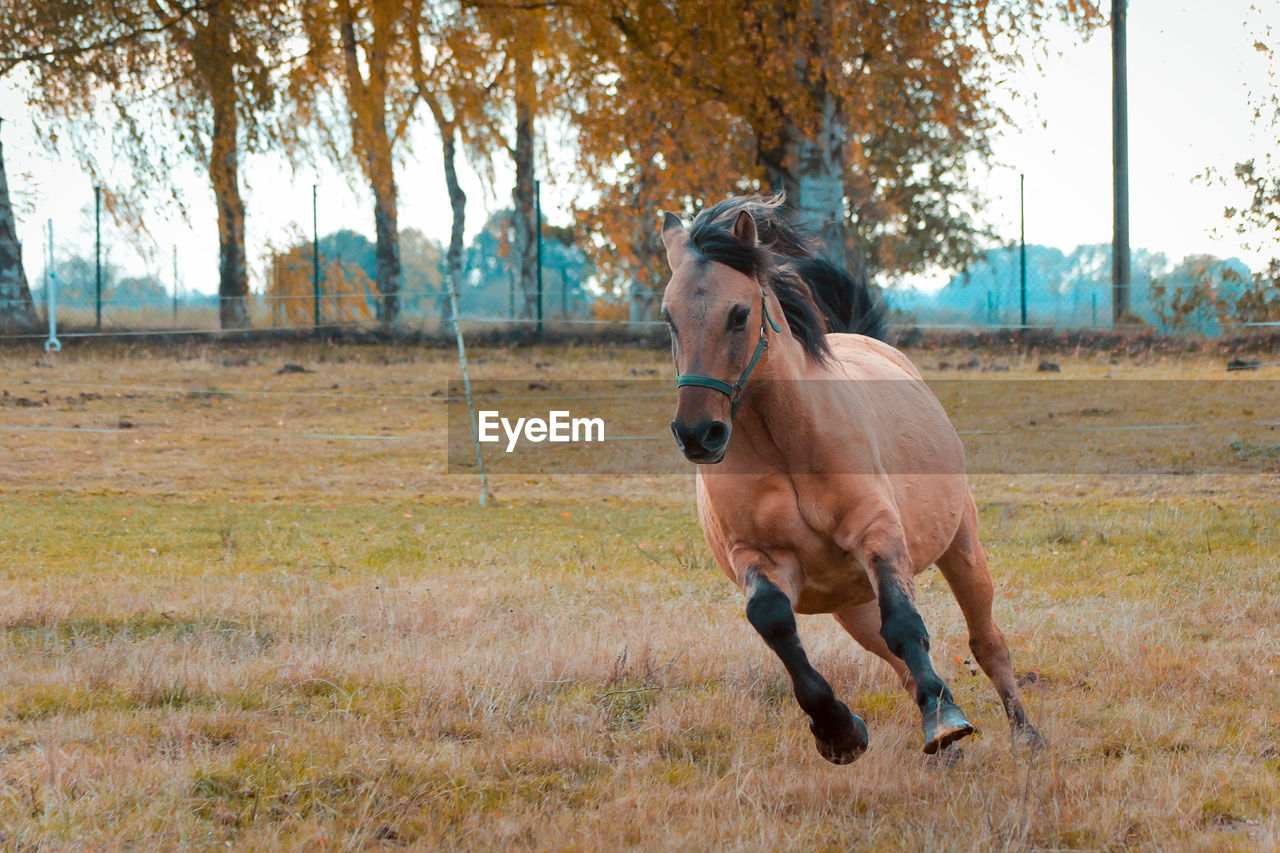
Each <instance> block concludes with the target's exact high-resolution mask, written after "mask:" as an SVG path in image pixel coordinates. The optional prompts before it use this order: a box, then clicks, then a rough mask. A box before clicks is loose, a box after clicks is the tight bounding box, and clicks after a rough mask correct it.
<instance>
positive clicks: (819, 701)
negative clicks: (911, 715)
mask: <svg viewBox="0 0 1280 853" xmlns="http://www.w3.org/2000/svg"><path fill="white" fill-rule="evenodd" d="M747 621H748V622H750V623H751V626H752V627H753V628H755V629H756V631H757V632H759V634H760V636H761V637H762V638H763V639H764V641H765V643H766V644H767V645H768V646H769V648H770V649H772V650H773V653H774V654H776V655H777V656H778V659H779V660H781V661H782V665H783V666H784V667H785V668H786V670H787V675H788V676H790V678H791V686H792V688H793V689H794V691H795V695H796V701H797V702H798V703H799V704H800V707H801V708H802V709H803V710H804V712H805V713H806V714H808V715H809V719H810V721H811V722H810V729H811V730H812V731H813V734H814V737H815V738H816V739H817V741H818V750H819V751H820V752H821V753H822V755H823V756H824V757H825V758H827V760H829V761H833V762H835V763H837V764H846V763H848V762H850V761H853V760H854V759H855V758H857V757H858V756H859V755H860V754H861V753H862V751H863V750H865V749H866V746H867V733H866V727H865V726H864V725H863V724H862V721H861V720H859V719H858V718H857V717H855V716H854V715H853V714H852V713H851V712H850V711H849V709H848V707H847V706H846V705H845V704H844V703H843V702H840V701H839V700H837V699H836V697H835V693H834V691H832V689H831V685H830V684H829V683H827V680H826V679H825V678H823V677H822V674H821V673H819V672H818V671H817V670H816V669H814V668H813V665H812V664H811V663H809V657H808V655H806V654H805V651H804V646H802V645H801V644H800V635H799V634H798V633H797V631H796V619H795V614H794V613H793V612H792V609H791V602H790V600H789V599H788V598H787V596H786V595H785V594H784V593H783V592H782V590H780V589H778V587H777V586H775V585H774V584H773V583H772V582H771V581H770V580H769V579H768V578H766V577H765V576H764V574H763V573H762V572H760V571H758V570H756V569H752V570H750V571H749V572H748V575H747Z"/></svg>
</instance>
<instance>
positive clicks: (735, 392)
mask: <svg viewBox="0 0 1280 853" xmlns="http://www.w3.org/2000/svg"><path fill="white" fill-rule="evenodd" d="M766 323H768V324H769V326H770V327H771V328H772V329H773V330H774V331H775V332H781V331H782V329H780V328H778V324H777V323H775V322H773V318H772V317H770V316H769V301H768V299H767V298H766V297H765V292H764V289H763V288H761V290H760V342H759V343H758V344H756V351H755V354H754V355H752V356H751V361H749V362H747V369H746V370H744V371H742V376H740V377H738V381H737V382H735V383H733V384H732V385H730V384H729V383H728V382H725V381H724V380H723V379H716V378H714V377H711V376H701V375H699V374H697V373H686V374H684V375H683V376H676V387H677V388H683V387H685V386H686V385H696V386H698V387H699V388H711V389H712V390H715V391H719V392H720V393H721V394H723V395H725V396H726V397H728V398H729V405H730V409H729V417H730V419H732V418H733V416H734V415H736V414H737V413H738V400H739V398H740V397H741V396H742V386H743V385H746V384H747V379H748V378H749V377H750V376H751V371H753V370H755V369H756V363H757V362H759V361H760V356H762V355H764V351H765V350H767V349H768V348H769V338H768V337H767V336H766V334H765V324H766Z"/></svg>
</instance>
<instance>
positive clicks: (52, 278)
mask: <svg viewBox="0 0 1280 853" xmlns="http://www.w3.org/2000/svg"><path fill="white" fill-rule="evenodd" d="M45 272H46V274H47V275H48V284H47V285H46V288H45V296H46V297H47V300H48V305H49V339H48V340H47V341H45V342H44V351H45V352H61V351H62V343H61V342H60V341H59V340H58V285H57V281H58V276H57V273H55V272H54V271H53V220H52V219H50V220H49V263H48V265H47V266H46V267H45Z"/></svg>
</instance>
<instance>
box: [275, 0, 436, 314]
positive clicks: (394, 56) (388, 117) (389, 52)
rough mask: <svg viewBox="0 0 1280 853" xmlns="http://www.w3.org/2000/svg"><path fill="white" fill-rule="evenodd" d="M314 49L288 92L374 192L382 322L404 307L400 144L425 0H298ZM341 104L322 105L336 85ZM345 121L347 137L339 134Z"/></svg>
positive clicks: (410, 110)
mask: <svg viewBox="0 0 1280 853" xmlns="http://www.w3.org/2000/svg"><path fill="white" fill-rule="evenodd" d="M301 2H302V10H303V20H304V22H305V28H306V32H307V39H308V43H309V45H310V50H309V51H308V53H307V58H306V62H304V63H302V64H300V65H299V66H298V68H297V69H296V71H295V73H294V75H293V79H292V86H291V91H292V92H293V94H294V95H295V98H296V100H295V110H296V112H297V114H298V115H299V116H300V117H301V118H302V119H303V120H307V119H320V121H319V125H320V129H321V131H322V133H323V134H324V135H325V136H326V138H327V139H328V149H329V151H330V152H331V153H332V154H333V155H334V157H335V159H336V160H338V162H340V163H341V162H343V161H345V160H346V159H347V158H348V157H351V156H354V158H355V160H356V162H357V163H358V164H359V167H360V170H361V172H362V173H363V175H364V177H365V180H367V181H368V183H369V188H370V190H371V192H372V195H373V208H374V210H373V217H374V232H375V239H376V245H377V274H376V276H375V278H376V281H377V287H378V293H379V297H380V298H379V303H378V320H379V322H381V323H383V324H391V323H394V322H395V321H396V319H397V317H398V316H399V313H400V292H401V290H402V287H403V283H404V269H403V265H402V263H401V257H400V234H399V225H398V223H399V209H398V195H399V193H398V188H397V185H396V177H395V166H396V164H395V158H396V151H397V147H398V146H399V145H400V144H401V143H402V142H403V141H404V137H405V134H406V132H407V130H408V128H409V125H410V122H411V121H412V119H413V116H414V108H415V106H416V104H417V95H416V92H415V91H414V88H413V73H412V67H411V61H412V58H413V57H414V56H415V55H416V54H415V49H414V47H413V44H414V42H415V41H416V40H417V39H419V38H420V34H419V33H418V32H417V31H416V30H415V29H414V28H413V22H414V21H415V20H418V19H419V18H420V12H418V11H417V10H418V7H419V6H420V5H421V3H422V2H423V0H334V2H329V0H301ZM335 85H336V86H338V87H340V88H341V90H342V91H343V93H344V95H345V97H344V103H343V104H342V105H341V107H339V108H338V109H337V110H336V111H335V112H334V113H332V114H330V115H328V116H326V115H324V114H322V113H321V112H320V111H319V110H317V107H318V106H319V105H320V104H319V102H320V101H321V100H322V99H323V98H324V97H325V96H326V94H327V93H328V92H329V91H330V90H331V89H332V88H333V87H334V86H335ZM338 125H345V126H346V130H347V132H348V133H349V134H350V139H349V140H348V141H347V142H346V143H345V144H343V143H341V142H339V141H338V140H337V136H338V134H337V129H338V128H337V126H338Z"/></svg>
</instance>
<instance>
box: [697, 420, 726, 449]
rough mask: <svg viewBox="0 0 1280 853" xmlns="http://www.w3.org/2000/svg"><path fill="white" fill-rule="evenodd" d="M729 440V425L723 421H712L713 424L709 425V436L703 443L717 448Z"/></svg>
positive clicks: (708, 446)
mask: <svg viewBox="0 0 1280 853" xmlns="http://www.w3.org/2000/svg"><path fill="white" fill-rule="evenodd" d="M728 440H729V426H728V425H727V424H725V423H723V422H721V421H712V422H711V426H709V427H707V436H706V439H705V440H704V441H703V444H704V445H705V446H706V447H707V448H708V449H715V448H720V447H723V446H724V444H725V442H726V441H728Z"/></svg>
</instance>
